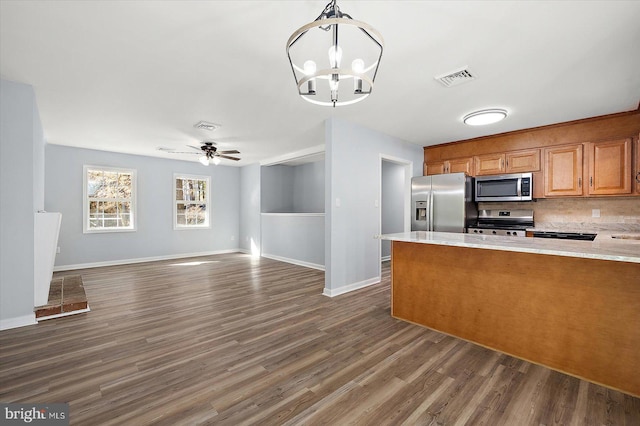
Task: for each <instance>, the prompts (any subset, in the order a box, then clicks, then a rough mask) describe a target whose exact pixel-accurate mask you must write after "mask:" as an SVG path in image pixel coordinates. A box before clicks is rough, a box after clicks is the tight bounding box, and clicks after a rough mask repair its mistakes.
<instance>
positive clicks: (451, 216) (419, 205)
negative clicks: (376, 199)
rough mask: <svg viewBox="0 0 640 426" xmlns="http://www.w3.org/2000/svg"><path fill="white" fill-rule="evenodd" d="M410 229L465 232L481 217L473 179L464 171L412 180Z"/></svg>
mask: <svg viewBox="0 0 640 426" xmlns="http://www.w3.org/2000/svg"><path fill="white" fill-rule="evenodd" d="M411 209H412V214H411V230H412V231H438V232H466V228H468V227H469V226H472V225H473V224H474V223H475V221H476V220H477V217H478V207H477V205H476V203H475V201H473V178H472V177H470V176H466V175H465V174H464V173H449V174H443V175H433V176H417V177H414V178H413V179H411Z"/></svg>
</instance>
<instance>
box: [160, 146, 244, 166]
mask: <svg viewBox="0 0 640 426" xmlns="http://www.w3.org/2000/svg"><path fill="white" fill-rule="evenodd" d="M187 146H188V147H189V148H193V149H195V150H196V152H194V151H186V152H180V151H174V150H172V149H168V148H158V149H159V150H160V151H166V152H170V153H172V154H199V155H200V157H199V158H198V160H199V161H200V162H201V163H202V165H204V166H208V165H209V164H211V163H213V164H215V165H216V166H217V165H218V164H220V159H221V158H224V159H227V160H233V161H238V160H240V159H239V158H238V157H232V156H230V155H228V154H240V151H237V150H235V149H232V150H227V151H218V148H217V147H216V146H215V145H214V143H213V142H206V141H205V142H202V145H201V146H199V147H198V146H193V145H187Z"/></svg>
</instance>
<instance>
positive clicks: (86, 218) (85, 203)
mask: <svg viewBox="0 0 640 426" xmlns="http://www.w3.org/2000/svg"><path fill="white" fill-rule="evenodd" d="M90 170H94V171H95V170H99V171H102V172H115V173H127V174H130V175H131V198H130V199H124V198H123V199H119V198H116V199H114V200H127V201H129V202H130V203H131V209H130V210H131V211H130V223H131V225H130V226H127V227H114V228H105V227H102V228H91V227H90V223H91V222H90V220H91V219H90V211H89V203H90V202H91V201H90V198H89V194H88V188H87V186H88V181H89V177H88V173H89V171H90ZM82 173H83V176H82V192H83V194H82V222H83V224H82V233H83V234H103V233H111V232H136V231H137V230H138V225H137V218H138V212H137V204H138V203H137V200H136V197H137V194H138V189H137V188H138V187H137V181H138V179H137V171H136V170H135V169H128V168H124V167H111V166H93V165H87V164H85V165H84V166H83V167H82Z"/></svg>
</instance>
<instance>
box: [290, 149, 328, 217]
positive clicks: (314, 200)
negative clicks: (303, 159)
mask: <svg viewBox="0 0 640 426" xmlns="http://www.w3.org/2000/svg"><path fill="white" fill-rule="evenodd" d="M324 169H325V162H324V160H322V161H314V162H312V163H306V164H300V165H299V166H293V211H294V212H296V213H323V212H324Z"/></svg>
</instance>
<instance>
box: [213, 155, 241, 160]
mask: <svg viewBox="0 0 640 426" xmlns="http://www.w3.org/2000/svg"><path fill="white" fill-rule="evenodd" d="M216 157H220V158H226V159H227V160H233V161H239V160H240V159H239V158H237V157H229V156H228V155H216Z"/></svg>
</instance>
